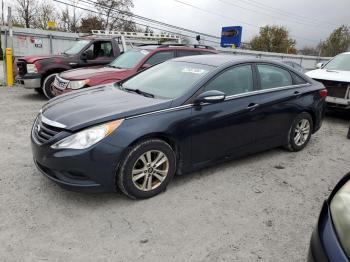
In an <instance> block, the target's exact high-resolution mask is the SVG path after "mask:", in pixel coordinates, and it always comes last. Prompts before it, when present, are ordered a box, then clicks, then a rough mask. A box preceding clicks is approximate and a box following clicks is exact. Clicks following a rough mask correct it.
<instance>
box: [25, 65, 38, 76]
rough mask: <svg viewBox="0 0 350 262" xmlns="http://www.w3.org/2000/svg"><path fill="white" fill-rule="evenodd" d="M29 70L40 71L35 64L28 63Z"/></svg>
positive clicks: (32, 71)
mask: <svg viewBox="0 0 350 262" xmlns="http://www.w3.org/2000/svg"><path fill="white" fill-rule="evenodd" d="M27 72H28V73H30V74H31V73H38V69H37V68H36V65H35V64H27Z"/></svg>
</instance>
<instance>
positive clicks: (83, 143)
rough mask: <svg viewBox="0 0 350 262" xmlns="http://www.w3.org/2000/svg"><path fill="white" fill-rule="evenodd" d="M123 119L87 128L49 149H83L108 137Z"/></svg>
mask: <svg viewBox="0 0 350 262" xmlns="http://www.w3.org/2000/svg"><path fill="white" fill-rule="evenodd" d="M123 121H124V119H119V120H116V121H112V122H109V123H105V124H103V125H98V126H94V127H90V128H87V129H85V130H83V131H80V132H78V133H76V134H74V135H71V136H69V137H66V138H64V139H62V140H61V141H58V142H57V143H55V144H54V145H52V146H51V147H52V148H54V149H63V148H64V149H85V148H88V147H90V146H92V145H94V144H96V143H97V142H99V141H101V140H102V139H103V138H105V137H107V136H108V135H110V134H111V133H112V132H113V131H114V130H116V129H117V128H118V127H119V126H120V125H121V124H122V123H123Z"/></svg>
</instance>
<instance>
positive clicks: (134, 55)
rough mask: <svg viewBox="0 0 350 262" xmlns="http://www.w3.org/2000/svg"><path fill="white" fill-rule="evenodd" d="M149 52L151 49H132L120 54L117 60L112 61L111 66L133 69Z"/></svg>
mask: <svg viewBox="0 0 350 262" xmlns="http://www.w3.org/2000/svg"><path fill="white" fill-rule="evenodd" d="M148 54H149V51H147V50H137V49H135V50H130V51H128V52H125V53H124V54H122V55H121V56H119V57H118V58H117V59H116V60H114V61H113V62H112V63H110V64H109V66H112V67H116V68H121V69H131V68H134V67H135V66H136V65H137V64H138V63H139V62H140V61H141V60H142V59H143V58H144V57H145V56H146V55H148Z"/></svg>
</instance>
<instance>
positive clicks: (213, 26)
mask: <svg viewBox="0 0 350 262" xmlns="http://www.w3.org/2000/svg"><path fill="white" fill-rule="evenodd" d="M64 1H67V2H71V1H72V0H64ZM133 1H134V4H135V7H134V8H133V10H132V11H133V12H134V13H135V14H137V15H141V16H144V17H148V18H152V19H155V20H159V21H162V22H165V23H168V24H172V25H176V26H180V27H183V28H187V29H192V30H195V31H199V32H202V33H207V34H211V35H216V36H220V32H221V27H222V26H231V25H241V26H243V41H244V42H247V41H249V40H250V39H251V38H252V37H253V36H254V35H256V34H258V32H259V27H261V26H264V25H271V24H274V25H283V26H285V27H287V28H288V29H289V30H290V33H291V36H292V37H293V38H294V39H296V40H297V46H298V47H299V48H301V47H304V46H315V45H317V44H318V42H319V41H320V40H324V39H325V38H327V36H328V35H329V34H330V32H332V31H333V30H334V29H335V28H336V27H338V26H340V25H342V24H345V25H348V26H350V13H349V10H350V0H292V1H290V0H288V1H287V0H239V1H235V0H133ZM5 3H8V4H12V5H13V6H14V4H15V1H12V0H5ZM135 21H138V20H135ZM138 22H140V23H145V22H141V21H138ZM217 41H219V40H217Z"/></svg>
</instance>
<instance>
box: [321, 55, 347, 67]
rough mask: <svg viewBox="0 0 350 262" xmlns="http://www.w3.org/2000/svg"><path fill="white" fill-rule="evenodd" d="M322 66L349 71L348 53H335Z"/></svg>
mask: <svg viewBox="0 0 350 262" xmlns="http://www.w3.org/2000/svg"><path fill="white" fill-rule="evenodd" d="M324 68H325V69H328V70H340V71H350V53H347V54H340V55H337V56H336V57H334V58H333V59H332V60H331V61H329V62H328V63H327V64H326V65H325V66H324Z"/></svg>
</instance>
